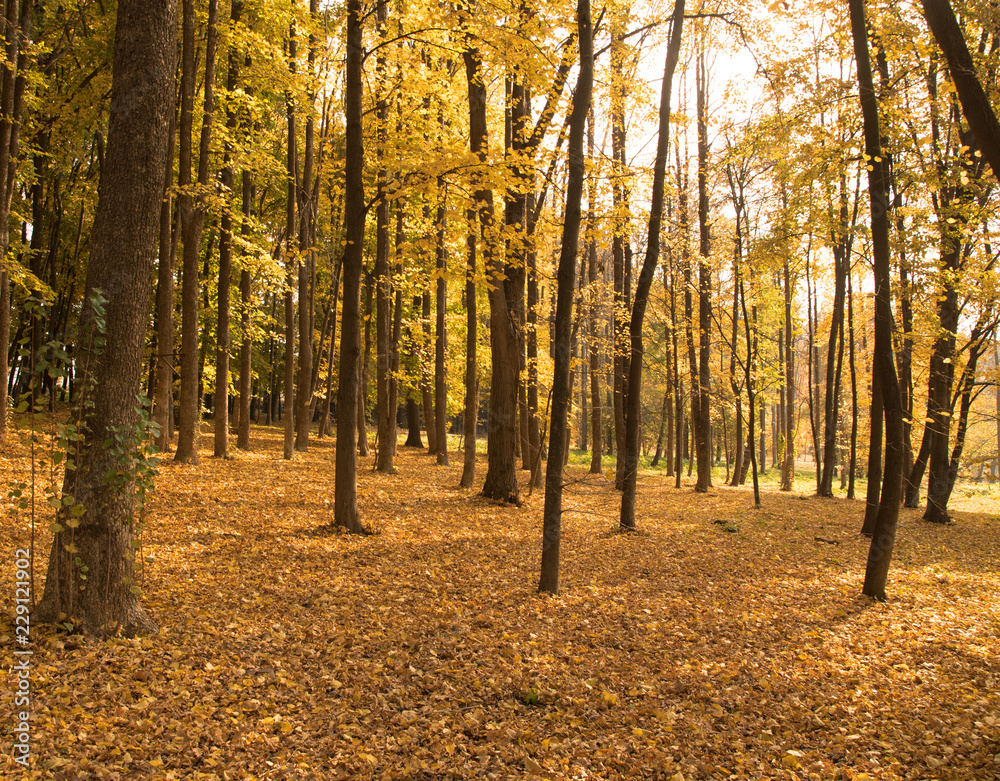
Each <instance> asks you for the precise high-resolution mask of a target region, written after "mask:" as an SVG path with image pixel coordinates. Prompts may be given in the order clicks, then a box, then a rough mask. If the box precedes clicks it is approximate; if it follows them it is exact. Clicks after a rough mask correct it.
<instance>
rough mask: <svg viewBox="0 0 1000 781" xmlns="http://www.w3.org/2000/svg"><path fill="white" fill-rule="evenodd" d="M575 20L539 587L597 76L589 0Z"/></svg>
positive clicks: (555, 501) (554, 516) (548, 577)
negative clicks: (576, 64) (576, 56)
mask: <svg viewBox="0 0 1000 781" xmlns="http://www.w3.org/2000/svg"><path fill="white" fill-rule="evenodd" d="M577 25H578V29H579V39H580V76H579V80H578V82H577V88H576V93H575V95H574V96H573V110H572V113H571V115H570V130H569V146H568V154H569V181H568V183H567V186H566V216H565V219H564V221H563V239H562V246H561V250H560V254H559V267H558V271H557V280H558V282H557V292H556V323H555V339H554V344H553V347H554V353H555V356H554V357H555V367H554V369H553V378H552V413H551V415H552V417H551V423H550V429H549V430H550V434H549V452H548V462H547V464H546V468H545V505H544V508H543V511H542V512H543V514H542V524H543V532H542V565H541V574H540V577H539V582H538V590H539V591H541V592H548V593H551V594H556V593H558V592H559V543H560V536H561V523H562V489H563V470H562V465H563V452H562V450H563V448H564V447H565V443H566V431H565V426H566V419H567V414H568V412H569V406H570V394H571V393H572V386H571V385H570V383H569V374H570V362H571V356H570V342H571V339H572V331H573V324H572V322H571V321H572V314H573V291H574V287H575V285H574V275H575V273H576V253H577V247H578V244H579V240H580V222H581V218H582V214H581V201H582V199H583V183H584V178H585V176H586V160H585V158H584V154H583V134H584V126H585V123H586V120H587V114H588V112H589V110H590V99H591V89H592V85H593V78H594V50H593V37H592V31H591V26H590V0H578V5H577Z"/></svg>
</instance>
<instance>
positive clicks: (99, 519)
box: [34, 0, 176, 636]
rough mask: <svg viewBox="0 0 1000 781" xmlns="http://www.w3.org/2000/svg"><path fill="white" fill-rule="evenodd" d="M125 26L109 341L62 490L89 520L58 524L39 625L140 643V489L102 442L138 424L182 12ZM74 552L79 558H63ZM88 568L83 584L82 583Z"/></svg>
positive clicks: (108, 246) (109, 173) (105, 276)
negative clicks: (65, 619)
mask: <svg viewBox="0 0 1000 781" xmlns="http://www.w3.org/2000/svg"><path fill="white" fill-rule="evenodd" d="M117 19H118V21H117V27H116V31H115V49H114V63H113V67H112V88H111V109H110V120H109V127H108V151H107V154H106V157H105V160H104V165H103V166H102V167H101V178H100V185H99V188H98V204H97V213H96V215H95V218H94V228H93V233H92V238H91V251H90V263H89V266H88V270H87V289H88V290H100V291H103V293H104V295H105V296H106V298H107V306H106V310H105V311H106V319H105V325H106V328H105V329H104V330H105V333H106V342H105V345H104V348H103V350H102V351H101V352H100V354H99V355H91V356H90V358H89V360H92V361H94V362H95V364H96V371H95V374H94V378H95V384H94V392H93V397H92V401H93V405H92V406H91V407H90V408H89V410H88V412H87V414H86V431H87V437H86V438H85V440H84V441H83V443H82V445H81V449H80V453H79V457H78V458H77V457H76V456H75V454H74V453H70V454H68V455H69V456H70V457H71V458H73V459H74V461H75V463H76V466H77V469H75V470H73V471H72V473H70V472H67V475H69V476H68V477H67V479H66V480H65V482H64V487H63V495H64V497H65V499H69V500H70V504H73V505H81V506H83V507H85V508H86V512H85V514H83V515H82V516H76V515H75V514H73V513H72V512H71V511H70V512H65V513H64V514H63V515H61V516H60V524H61V525H62V526H63V530H62V531H60V532H58V533H57V534H56V536H55V539H54V540H53V543H52V551H51V554H50V556H49V564H48V576H47V577H46V581H45V591H44V593H43V595H42V599H41V602H40V603H39V604H38V608H37V610H36V613H35V616H34V621H35V622H43V623H45V622H54V621H59V620H62V619H60V614H61V613H62V614H66V615H68V616H69V617H70V619H71V620H73V621H74V623H75V624H76V625H77V626H78V627H79V628H80V629H82V630H83V631H85V632H88V633H91V634H95V635H105V634H116V633H117V632H119V631H121V632H122V633H124V634H125V635H128V636H132V635H135V634H139V633H144V632H151V631H156V625H155V623H154V622H153V621H152V620H151V619H150V618H149V617H148V616H147V615H146V612H145V610H144V609H143V607H142V605H141V604H140V603H139V600H138V597H137V595H136V591H137V589H135V590H134V589H133V588H132V582H133V567H132V562H133V561H134V558H135V549H134V547H133V539H134V536H133V534H134V528H135V525H136V523H137V521H139V520H140V519H135V518H134V514H135V510H136V497H135V485H134V483H133V481H132V479H131V478H130V477H128V476H124V478H125V479H124V481H123V482H121V483H119V482H118V481H109V480H105V474H106V473H108V472H109V470H110V471H112V472H115V473H117V474H120V470H121V465H120V463H119V461H118V453H117V452H116V448H113V447H111V448H109V447H104V445H103V443H104V440H105V438H107V437H109V436H113V433H112V432H114V431H121V430H122V428H124V429H125V430H127V431H132V430H134V428H135V427H136V425H137V416H136V404H135V397H136V393H137V392H138V389H139V385H140V380H141V372H142V353H143V344H144V337H145V333H146V320H147V318H148V314H149V312H148V309H149V299H150V294H151V292H152V279H153V271H154V268H153V264H152V262H151V259H152V258H153V257H154V255H155V247H156V232H157V224H158V214H159V210H160V203H161V201H162V198H163V171H164V166H165V165H166V156H167V131H168V127H169V115H170V112H171V111H172V109H173V101H172V99H171V95H172V91H173V84H174V70H175V56H176V55H175V51H176V49H175V39H174V36H175V19H176V5H175V3H174V2H173V0H142V2H139V1H138V0H120V1H119V3H118V14H117ZM143 259H145V260H143ZM83 318H84V324H85V328H87V329H89V330H90V332H91V333H92V334H93V333H94V332H95V331H96V330H97V329H98V324H97V322H96V318H95V316H94V312H93V310H92V309H91V308H90V306H89V305H87V306H86V307H85V312H84V315H83ZM85 343H86V338H85V339H84V341H82V342H81V345H82V344H85ZM90 344H91V345H92V344H93V342H92V341H91V342H90ZM84 360H88V358H87V357H86V356H84ZM129 455H130V456H131V457H133V458H135V457H139V458H141V455H138V456H137V454H135V453H134V452H133V453H130V454H129ZM65 504H66V502H65V500H64V505H65ZM77 523H78V525H77V526H76V528H73V526H74V524H77ZM70 545H72V546H74V547H73V548H72V550H73V551H74V552H73V553H70V552H69V551H67V547H68V546H70ZM81 563H82V566H86V567H87V578H86V580H83V579H82V578H81V577H80V576H81V574H82V572H81V569H80V566H81Z"/></svg>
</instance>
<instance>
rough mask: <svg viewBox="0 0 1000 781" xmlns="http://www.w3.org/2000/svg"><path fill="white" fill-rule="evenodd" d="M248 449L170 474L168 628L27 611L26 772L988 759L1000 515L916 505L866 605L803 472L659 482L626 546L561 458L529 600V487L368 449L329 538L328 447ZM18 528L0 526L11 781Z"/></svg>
mask: <svg viewBox="0 0 1000 781" xmlns="http://www.w3.org/2000/svg"><path fill="white" fill-rule="evenodd" d="M203 443H207V438H206V437H203ZM209 444H210V443H209ZM254 447H255V452H253V453H249V454H245V453H237V454H235V456H234V458H233V459H231V460H225V461H223V460H217V459H212V458H210V457H209V455H210V452H209V451H208V450H204V449H203V451H202V453H201V455H202V462H201V465H200V466H197V467H193V466H182V465H174V464H172V463H170V462H169V461H168V462H166V463H164V465H163V466H162V468H161V474H160V477H159V478H158V480H157V496H156V499H155V503H154V507H153V511H152V516H151V518H150V520H149V522H148V528H147V530H146V532H145V535H144V541H143V550H142V555H143V558H144V560H145V576H144V582H143V584H142V587H143V591H144V596H143V599H144V604H145V605H146V607H147V609H148V611H149V613H150V615H151V616H152V617H153V618H154V620H156V621H157V622H158V623H159V624H160V626H161V627H162V628H161V631H160V633H159V634H158V635H155V636H151V637H144V638H140V639H134V640H128V639H114V640H109V641H97V640H93V639H88V638H85V637H80V636H74V635H68V634H66V633H56V632H54V631H53V630H51V629H49V628H45V627H32V637H33V641H34V642H33V650H34V655H33V657H32V663H31V665H32V666H31V686H32V694H33V713H32V721H31V741H32V742H31V748H32V770H31V773H30V777H37V778H58V779H102V778H121V779H131V778H142V779H146V778H150V779H154V778H176V779H182V778H184V779H186V778H203V779H215V778H225V779H243V778H255V779H298V778H302V779H312V778H315V779H394V778H399V779H414V781H416V780H417V779H427V780H428V781H429V780H430V779H469V778H477V779H479V778H482V779H511V778H548V779H618V778H640V779H674V780H675V781H679V780H680V779H686V780H687V781H692V780H693V779H772V778H784V779H834V778H837V779H856V780H857V781H863V780H864V779H963V780H964V779H997V778H1000V654H998V652H1000V606H998V602H997V597H998V594H1000V575H998V572H997V561H998V552H1000V518H998V516H997V514H996V512H995V510H994V512H993V514H990V513H989V512H986V513H972V512H961V511H959V512H957V513H956V514H955V515H956V519H957V522H956V523H955V524H954V525H951V526H947V527H939V526H931V525H928V524H925V523H923V522H922V521H921V520H920V517H919V514H918V513H917V512H915V511H908V510H904V511H903V512H902V515H901V522H900V530H899V536H898V540H897V544H896V553H895V556H894V560H893V567H892V571H891V573H890V578H891V580H890V585H889V594H890V597H891V599H890V601H889V602H888V603H887V604H876V603H873V602H872V601H870V600H868V599H866V598H863V597H861V596H860V591H861V583H862V580H863V574H864V562H865V556H866V554H867V547H868V541H867V540H865V539H864V538H863V537H861V536H860V535H859V534H858V530H859V528H860V525H861V519H862V515H863V512H864V504H863V502H861V501H854V502H850V501H846V500H840V499H832V500H824V499H818V498H814V497H809V496H808V495H807V493H808V492H809V491H810V489H811V487H812V486H811V485H807V484H805V481H800V482H799V489H800V490H801V491H802V493H801V494H792V495H788V494H779V493H777V492H767V493H765V495H764V508H763V509H762V510H759V511H755V510H753V508H752V494H751V493H750V491H749V490H744V489H730V488H716V489H714V490H713V491H712V492H710V493H709V494H707V495H698V494H695V493H694V492H693V491H692V489H691V485H690V484H688V483H687V482H686V483H685V486H684V487H683V488H682V489H680V490H676V489H674V488H673V481H672V480H669V481H668V480H666V479H664V478H662V477H660V476H652V475H647V476H644V477H643V478H642V479H641V480H640V483H639V509H638V522H639V528H640V530H641V532H640V533H639V534H636V535H628V536H623V535H620V534H617V533H615V532H614V526H615V522H616V517H617V510H618V497H617V495H616V493H615V491H614V489H613V486H612V485H609V484H608V483H607V482H606V481H605V480H604V479H601V478H594V477H589V476H587V475H585V473H584V472H583V471H582V470H580V471H573V470H571V471H570V473H569V475H568V479H569V480H570V482H571V485H570V486H569V487H568V490H567V493H566V497H565V505H566V513H565V515H564V518H563V535H564V536H563V548H562V593H561V594H560V595H559V596H557V597H543V596H539V595H538V594H537V592H536V586H537V581H538V568H539V559H540V549H541V539H540V538H541V534H540V532H541V506H542V494H541V493H540V492H536V493H534V494H533V495H532V496H531V497H530V498H528V499H527V501H526V502H525V503H524V505H523V506H522V507H520V508H513V507H501V506H497V505H494V504H492V503H490V502H487V501H485V500H483V499H482V498H479V497H477V496H476V495H475V494H474V493H473V492H468V491H465V490H463V489H460V488H458V487H457V485H458V482H459V477H460V474H461V464H460V461H461V459H460V456H453V458H452V461H453V463H454V464H455V465H454V466H451V467H438V466H436V465H435V464H434V461H433V459H432V458H431V457H429V456H427V455H425V454H424V453H422V452H421V451H416V450H409V449H403V448H401V449H400V455H399V458H398V466H399V470H400V474H399V475H396V476H384V475H378V474H374V473H372V472H371V471H370V461H368V460H362V465H361V469H360V477H359V481H360V486H359V504H360V508H361V512H362V515H363V519H364V521H365V522H366V523H367V524H368V525H369V526H371V527H372V528H373V529H374V530H375V531H376V533H375V534H374V535H372V536H370V537H366V538H359V537H351V536H344V535H336V534H329V533H323V532H321V531H319V530H320V529H321V527H323V526H324V525H325V524H328V523H329V522H330V521H331V520H332V501H333V494H332V492H333V476H334V473H333V453H332V449H331V446H330V441H329V440H326V441H320V442H313V443H312V445H311V446H310V450H309V452H308V453H306V454H296V456H295V459H294V460H293V461H291V462H286V461H283V460H282V459H281V457H280V450H281V448H280V442H279V440H278V433H277V432H267V431H262V432H258V437H257V439H256V440H255V442H254ZM4 455H5V459H4V465H3V468H4V470H6V472H5V475H4V477H6V478H8V479H10V478H11V477H23V476H24V475H23V470H24V469H25V468H26V467H25V464H26V462H25V461H24V457H23V456H24V454H23V452H22V451H20V450H19V449H18V448H17V446H15V445H10V446H8V447H7V449H6V451H5V452H4ZM480 470H481V471H480V477H482V475H483V474H484V473H485V464H482V465H481V467H480ZM524 474H526V473H524ZM43 525H44V524H43ZM27 534H28V533H27V525H26V520H25V519H24V518H23V517H22V518H18V519H17V521H16V523H13V524H11V523H8V524H6V525H5V527H4V528H3V529H2V531H0V540H2V545H3V550H4V551H6V553H5V555H4V561H5V565H4V568H3V572H2V577H0V589H2V593H3V594H4V604H5V609H4V611H3V615H2V617H0V640H2V647H3V649H4V661H5V665H6V670H7V677H6V685H5V686H3V690H2V692H0V713H2V714H3V723H2V725H0V733H2V734H3V735H4V740H5V741H7V746H8V748H6V749H4V754H6V755H7V756H5V757H4V758H3V759H2V760H0V775H3V776H5V777H9V778H15V777H20V775H21V773H20V770H19V768H18V766H17V765H15V764H13V762H12V759H11V756H10V750H9V746H10V741H11V740H12V729H13V727H14V717H13V711H14V710H15V709H14V706H13V703H12V699H13V688H14V686H15V685H16V677H15V674H14V673H13V671H12V667H13V664H14V662H13V660H14V656H13V650H14V646H13V640H12V636H13V634H14V632H13V628H12V626H13V625H12V614H13V610H12V605H13V595H14V585H13V583H14V581H13V564H12V551H13V550H14V549H15V548H16V547H24V546H25V544H26V542H27V539H28V538H27ZM50 539H51V537H50V535H48V534H47V533H40V534H39V535H38V537H37V539H36V543H35V549H36V554H35V585H36V588H37V589H38V590H39V593H40V589H41V587H42V578H43V576H44V562H45V557H46V556H47V553H48V546H49V545H50ZM26 775H27V774H26Z"/></svg>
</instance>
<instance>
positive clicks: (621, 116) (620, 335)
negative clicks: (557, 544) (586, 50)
mask: <svg viewBox="0 0 1000 781" xmlns="http://www.w3.org/2000/svg"><path fill="white" fill-rule="evenodd" d="M614 24H615V30H614V32H613V33H612V36H611V44H612V45H611V70H612V80H613V81H612V90H611V147H612V161H613V162H612V170H613V172H614V176H613V177H612V179H611V194H612V209H613V212H612V213H613V214H614V216H615V223H614V234H613V236H612V244H611V254H612V276H613V280H614V301H613V304H612V310H611V312H612V314H611V322H612V348H611V354H612V356H613V358H612V360H613V363H612V365H613V377H614V424H615V455H616V468H615V488H617V489H618V490H619V491H620V490H622V488H623V486H624V484H625V471H624V470H625V462H624V461H623V460H622V455H623V454H624V453H625V397H626V393H627V389H626V387H625V383H626V382H627V375H628V366H627V365H626V361H627V357H626V353H627V351H628V332H627V329H628V320H627V317H628V309H627V308H626V302H625V300H626V291H625V265H626V259H625V258H626V254H628V253H627V252H626V245H627V244H628V241H629V228H630V226H629V222H630V220H629V215H628V202H627V198H626V195H625V186H624V181H625V175H626V170H627V169H626V167H625V155H626V152H625V146H626V137H625V96H626V93H627V91H628V87H627V84H626V81H625V75H624V73H623V61H624V58H625V56H626V54H625V38H624V36H625V32H624V26H623V24H622V22H621V21H620V20H618V19H615V20H614Z"/></svg>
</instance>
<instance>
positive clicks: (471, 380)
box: [461, 206, 479, 488]
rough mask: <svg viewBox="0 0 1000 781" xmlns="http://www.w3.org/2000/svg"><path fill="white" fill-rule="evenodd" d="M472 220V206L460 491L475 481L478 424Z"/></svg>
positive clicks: (472, 211) (471, 215) (469, 215)
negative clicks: (462, 456)
mask: <svg viewBox="0 0 1000 781" xmlns="http://www.w3.org/2000/svg"><path fill="white" fill-rule="evenodd" d="M476 219H477V213H476V208H475V207H474V206H471V207H469V210H468V212H467V213H466V220H467V222H468V226H469V227H468V231H469V233H468V237H467V239H466V267H465V325H466V335H465V418H464V425H463V429H464V432H463V433H464V451H465V452H464V459H463V463H462V480H461V486H462V487H463V488H472V486H473V485H474V484H475V481H476V424H477V423H478V420H479V371H478V363H477V358H476V348H477V345H478V342H479V338H478V329H479V321H478V315H477V308H476V231H475V227H476Z"/></svg>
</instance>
